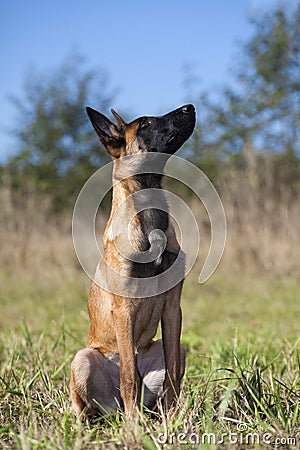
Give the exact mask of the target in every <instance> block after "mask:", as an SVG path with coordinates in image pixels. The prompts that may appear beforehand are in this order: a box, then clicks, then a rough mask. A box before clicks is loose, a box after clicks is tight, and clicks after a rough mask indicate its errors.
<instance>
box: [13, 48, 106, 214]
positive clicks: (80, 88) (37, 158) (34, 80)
mask: <svg viewBox="0 0 300 450" xmlns="http://www.w3.org/2000/svg"><path fill="white" fill-rule="evenodd" d="M84 64H85V60H84V58H82V57H81V56H80V55H71V56H68V57H67V58H66V59H65V60H64V61H63V63H62V64H61V65H60V66H59V67H58V68H56V69H54V70H52V71H50V72H47V73H38V72H37V71H35V70H31V71H30V73H29V75H28V77H27V79H26V81H25V95H24V98H21V99H16V98H14V99H13V101H14V103H15V105H16V108H17V113H18V120H17V127H16V128H17V129H16V132H15V134H16V136H17V138H18V142H19V152H18V154H17V155H16V156H14V157H13V158H11V160H10V161H9V164H8V165H9V167H10V170H11V172H12V173H13V174H14V177H15V178H16V179H17V178H18V177H17V175H18V174H20V172H22V173H23V175H24V173H25V174H26V176H27V177H29V178H30V179H32V180H33V182H34V183H35V184H36V185H37V187H38V189H39V190H40V191H41V192H42V193H46V194H48V195H51V197H53V200H54V205H55V209H56V210H58V209H61V208H63V207H65V206H69V205H70V204H73V202H74V194H75V193H77V192H78V190H79V189H80V188H81V186H82V184H83V183H84V182H85V181H86V179H87V178H88V177H89V176H90V175H91V173H92V172H93V171H94V170H95V169H96V168H98V167H99V166H100V165H101V163H102V162H103V161H105V160H106V158H107V156H106V152H105V151H104V150H103V149H101V147H100V146H99V141H98V140H97V139H96V137H95V133H94V132H93V130H92V129H91V126H90V124H89V121H88V120H87V117H86V114H85V106H87V105H95V107H97V108H99V109H100V110H101V111H103V110H104V111H106V110H107V109H108V107H109V106H110V105H111V103H112V98H113V96H114V92H113V90H112V89H111V88H110V87H109V83H108V78H107V75H106V74H105V73H104V72H103V71H97V72H96V71H94V70H87V69H85V65H84Z"/></svg>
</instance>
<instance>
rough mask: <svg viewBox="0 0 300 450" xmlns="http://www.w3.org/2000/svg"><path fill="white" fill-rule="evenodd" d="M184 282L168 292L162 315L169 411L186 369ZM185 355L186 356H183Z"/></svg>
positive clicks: (165, 388) (166, 408) (166, 400)
mask: <svg viewBox="0 0 300 450" xmlns="http://www.w3.org/2000/svg"><path fill="white" fill-rule="evenodd" d="M181 290H182V283H179V284H178V285H177V286H175V287H174V288H172V289H170V291H168V292H167V293H166V301H165V307H164V311H163V315H162V338H163V347H164V356H165V365H166V375H165V381H164V385H163V390H164V407H165V410H166V411H167V410H168V409H169V408H170V407H171V406H172V405H173V404H174V402H175V400H176V398H177V397H178V395H179V392H180V380H181V377H182V375H183V371H184V365H185V364H184V361H183V362H182V361H181V359H182V357H181V349H180V333H181V322H182V315H181V308H180V295H181ZM183 357H184V356H183Z"/></svg>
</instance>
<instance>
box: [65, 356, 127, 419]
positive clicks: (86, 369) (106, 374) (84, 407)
mask: <svg viewBox="0 0 300 450" xmlns="http://www.w3.org/2000/svg"><path fill="white" fill-rule="evenodd" d="M119 386H120V368H119V362H118V361H113V360H111V359H108V358H105V357H104V356H103V355H102V354H101V353H100V352H99V351H98V350H96V349H92V348H85V349H83V350H80V351H79V352H78V353H77V354H76V355H75V358H74V359H73V361H72V364H71V378H70V392H71V399H72V403H73V407H74V409H75V410H76V412H77V413H78V414H80V413H81V412H82V411H84V413H85V414H86V415H87V416H89V417H91V416H94V415H103V416H105V415H108V414H111V413H114V412H116V410H117V409H120V404H121V397H120V388H119Z"/></svg>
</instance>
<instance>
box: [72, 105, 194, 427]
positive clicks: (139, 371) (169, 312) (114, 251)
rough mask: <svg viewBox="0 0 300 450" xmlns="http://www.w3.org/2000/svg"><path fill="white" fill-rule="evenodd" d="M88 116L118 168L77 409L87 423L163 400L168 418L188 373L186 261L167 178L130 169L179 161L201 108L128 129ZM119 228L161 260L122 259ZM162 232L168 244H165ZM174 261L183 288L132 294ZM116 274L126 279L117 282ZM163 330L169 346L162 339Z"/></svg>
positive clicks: (75, 383) (76, 362) (137, 249)
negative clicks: (139, 162)
mask: <svg viewBox="0 0 300 450" xmlns="http://www.w3.org/2000/svg"><path fill="white" fill-rule="evenodd" d="M86 110H87V114H88V117H89V119H90V121H91V123H92V125H93V128H94V129H95V131H96V133H97V135H98V137H99V138H100V141H101V142H102V144H103V145H104V147H105V148H106V150H107V152H108V153H109V155H110V156H111V157H112V159H113V161H114V163H113V164H114V169H113V196H112V207H111V214H110V218H109V220H108V223H107V226H106V229H105V232H104V235H103V249H104V251H103V258H102V260H101V261H100V263H99V265H98V267H97V270H96V275H95V278H94V280H97V275H98V277H100V278H99V279H102V280H105V281H106V283H107V285H106V287H103V285H101V283H97V282H96V281H93V283H92V286H91V289H90V294H89V300H88V310H89V317H90V330H89V335H88V340H87V347H86V348H84V349H82V350H80V351H78V352H77V354H76V355H75V357H74V359H73V361H72V363H71V376H70V394H71V400H72V404H73V407H74V409H75V411H76V412H77V413H78V414H82V415H83V416H87V417H93V416H106V415H107V414H114V413H115V412H116V411H117V410H120V411H123V412H124V413H125V415H126V417H128V418H130V417H132V416H134V415H135V414H136V412H137V409H138V408H139V407H140V405H141V404H143V405H145V406H146V408H148V409H149V410H155V409H156V408H157V406H158V403H159V402H162V405H163V408H164V411H165V412H167V411H168V410H169V409H170V408H172V407H173V406H175V404H176V400H177V399H178V396H179V393H180V384H181V379H182V377H183V375H184V372H185V350H184V348H183V346H182V345H181V343H180V335H181V323H182V314H181V307H180V297H181V291H182V284H183V278H184V257H183V252H182V251H181V249H180V246H179V243H178V241H177V239H176V235H175V230H174V227H173V225H172V222H171V220H170V217H169V215H168V210H167V204H166V201H165V199H164V194H163V189H161V187H162V185H161V182H162V173H161V170H160V169H159V173H155V169H154V168H153V173H135V171H136V170H135V171H134V170H132V166H134V161H135V158H137V157H138V156H142V157H147V156H149V155H150V156H151V155H152V154H154V153H159V154H166V158H169V157H170V156H171V155H172V154H174V153H175V152H176V151H177V150H178V149H179V148H180V147H181V146H182V145H183V143H184V142H185V141H186V140H187V139H188V138H189V137H190V136H191V134H192V132H193V130H194V127H195V108H194V106H193V105H185V106H182V107H180V108H178V109H176V110H174V111H171V112H169V113H168V114H165V115H163V116H159V117H158V116H155V117H154V116H153V117H146V116H144V117H140V118H138V119H136V120H134V121H132V122H130V123H126V122H125V121H124V120H123V119H122V118H121V117H120V116H119V115H118V114H117V113H116V112H115V111H114V110H112V114H113V115H114V118H115V121H116V123H113V122H111V121H110V120H109V119H108V118H107V117H105V116H104V115H103V114H101V113H99V112H98V111H96V110H94V109H92V108H89V107H88V108H86ZM128 157H130V158H133V159H132V161H133V163H131V162H130V163H129V164H126V160H127V158H128ZM166 158H165V159H164V161H166ZM162 166H163V164H162ZM135 169H136V168H135ZM151 170H152V169H151ZM120 174H122V176H121V175H120ZM152 191H153V192H154V193H153V197H152V198H151V192H152ZM139 193H144V194H143V195H146V194H147V193H149V195H148V196H146V197H145V198H146V200H145V201H144V206H143V207H140V208H139V209H138V208H137V207H136V203H138V202H135V200H134V199H133V197H132V196H133V195H134V194H139ZM154 197H155V201H157V198H160V200H161V204H162V205H164V207H161V208H154V207H153V206H152V207H151V208H149V207H148V208H147V205H150V206H151V199H153V200H154ZM124 201H125V202H126V201H127V203H126V208H123V209H122V214H123V216H124V217H121V218H120V217H119V218H118V224H117V226H115V227H113V222H114V219H116V216H117V213H118V209H120V208H121V204H122V202H124ZM155 204H156V203H155ZM119 215H120V214H119ZM127 216H130V218H131V219H132V220H131V219H130V222H128V220H127ZM127 223H129V224H128V225H127ZM122 226H123V228H125V227H126V228H127V230H126V233H128V235H127V238H126V239H127V244H128V240H129V241H130V245H131V247H132V249H133V254H136V255H139V254H141V255H143V254H147V252H149V251H150V250H151V251H152V250H153V249H154V250H155V251H156V252H157V251H158V253H157V254H156V255H157V257H155V259H153V258H152V259H151V258H150V260H147V261H146V262H143V261H142V262H140V261H139V260H138V259H135V258H131V257H129V256H128V255H124V254H123V253H122V252H121V251H120V245H122V242H121V243H120V241H122V233H123V230H122ZM161 234H163V235H164V237H165V241H164V243H163V244H162V241H163V239H162V238H161ZM126 239H125V240H126ZM119 244H120V245H119ZM157 249H158V250H157ZM154 250H153V251H154ZM151 251H150V253H151ZM154 253H155V252H154ZM175 261H177V263H178V264H177V266H178V267H179V272H180V273H178V275H180V276H179V277H178V279H179V282H178V283H177V284H175V285H174V286H172V287H171V288H168V287H167V288H166V289H165V290H164V286H162V287H160V290H159V292H156V291H155V290H154V291H153V294H152V293H151V292H148V293H147V294H146V296H145V297H143V296H141V295H136V294H135V292H136V291H135V290H134V289H132V285H131V283H130V280H131V279H134V280H137V281H141V282H144V281H145V280H146V283H147V280H148V279H150V278H151V277H155V276H157V275H159V274H163V273H164V272H165V271H166V270H168V269H169V268H172V265H173V264H174V263H175ZM108 268H109V269H108ZM108 270H110V271H111V272H109V271H108ZM110 273H116V274H117V275H118V274H119V275H120V276H117V277H116V279H112V278H111V277H110V275H109V274H110ZM123 280H125V281H123ZM128 280H129V281H128ZM109 283H110V284H109ZM109 286H110V287H109ZM110 288H111V289H110ZM160 322H161V330H162V339H160V340H156V341H155V340H154V337H155V335H156V332H157V329H158V326H159V323H160Z"/></svg>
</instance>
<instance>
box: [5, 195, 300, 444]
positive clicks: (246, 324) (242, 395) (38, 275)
mask: <svg viewBox="0 0 300 450" xmlns="http://www.w3.org/2000/svg"><path fill="white" fill-rule="evenodd" d="M3 195H4V197H3V198H2V200H3V199H4V200H5V198H6V197H5V195H6V194H5V193H4V194H3ZM30 201H31V202H33V203H32V204H29V205H25V206H24V205H23V207H24V208H25V207H26V208H25V211H20V214H19V215H17V216H16V215H14V220H11V219H12V216H11V212H10V209H9V207H8V206H6V209H5V208H4V214H3V217H2V223H1V226H2V227H3V231H4V232H3V233H2V235H1V238H0V240H1V242H0V243H1V249H2V252H1V265H2V270H1V274H0V285H1V291H0V296H1V297H0V304H1V315H0V333H1V341H0V342H1V343H0V358H1V359H0V362H1V369H0V370H1V371H0V389H1V391H0V401H1V406H0V443H1V446H2V448H13V449H22V450H23V449H26V450H27V449H95V448H97V449H98V448H111V449H113V448H125V449H126V448H127V449H155V448H157V449H159V448H162V447H163V448H179V447H181V446H184V447H185V448H191V447H193V448H195V447H198V448H208V447H209V448H234V449H239V448H249V449H250V448H270V449H271V448H300V408H299V403H300V402H299V400H300V383H299V369H300V345H299V344H300V334H299V317H300V301H299V300H300V298H299V292H300V279H299V258H298V256H299V248H298V236H299V224H298V222H297V221H296V220H293V221H291V220H290V221H289V220H286V222H285V223H288V224H289V226H286V225H285V228H284V229H283V228H280V227H278V226H277V225H276V223H277V222H276V223H275V224H274V223H272V224H271V223H270V222H268V221H267V216H264V215H263V214H262V215H261V217H260V227H259V228H257V233H255V234H254V233H253V228H254V226H255V225H254V224H253V222H251V220H252V219H253V217H254V216H255V215H256V214H258V211H256V210H255V209H253V208H252V210H251V213H249V216H247V208H245V210H244V212H243V214H244V216H243V217H244V218H243V221H242V222H241V221H239V225H235V220H234V219H235V217H234V214H233V213H230V208H227V210H228V211H229V217H228V219H229V229H228V231H229V233H228V241H227V248H226V252H225V255H224V258H223V260H222V262H221V265H220V267H219V269H218V270H217V272H216V273H215V274H214V275H213V277H212V278H211V279H210V280H209V281H208V282H207V283H206V284H204V285H199V284H198V283H197V276H198V273H199V271H198V269H197V267H196V268H195V270H193V271H192V272H191V274H190V275H189V276H188V279H187V280H186V283H185V287H184V292H183V296H182V307H183V333H182V342H183V344H184V346H185V347H186V349H187V370H186V374H185V377H184V380H183V386H182V392H181V395H180V398H179V401H178V406H177V409H176V410H175V411H173V412H172V414H169V415H168V417H164V415H163V414H162V413H161V412H159V413H157V415H155V416H153V415H152V416H150V415H149V413H148V412H147V411H141V413H140V417H139V418H138V419H136V420H135V421H131V422H127V421H126V420H125V419H124V417H122V415H118V416H117V417H114V418H111V419H107V420H106V421H104V422H103V421H100V422H95V423H93V424H89V423H82V422H81V421H80V420H78V419H76V418H75V416H74V415H73V413H72V410H71V407H70V401H69V394H68V380H69V369H70V362H71V359H72V358H73V356H74V353H75V352H76V351H77V350H78V349H79V348H82V347H84V346H85V341H86V336H87V332H88V326H89V322H88V315H87V307H86V305H87V296H88V290H89V285H90V280H89V279H88V278H87V277H86V275H85V274H84V273H83V271H82V269H81V268H80V266H79V265H78V263H77V262H76V259H75V255H74V251H73V249H72V243H71V236H70V223H69V222H68V221H67V222H65V221H64V222H62V223H59V222H58V221H57V222H55V221H54V222H51V223H50V221H48V220H47V218H46V216H47V214H46V208H47V205H41V204H39V209H37V208H36V205H35V203H34V199H33V198H31V200H30ZM3 204H4V205H5V202H4V203H3ZM295 208H297V209H295ZM41 210H42V211H43V214H40V212H41ZM298 212H299V205H298V204H296V206H295V205H294V206H293V205H292V206H291V205H289V208H288V209H286V208H285V209H282V210H280V211H279V212H278V214H277V216H276V217H277V219H278V222H280V223H281V222H282V221H281V220H280V218H281V217H287V215H288V218H291V217H294V219H295V218H296V217H299V215H298ZM5 214H6V215H5ZM250 216H251V217H252V219H251V217H250ZM239 217H242V216H241V208H240V216H239ZM26 218H27V219H26ZM28 224H29V225H28ZM245 224H246V225H247V226H246V225H245ZM241 229H243V231H244V234H243V237H242V238H241V239H239V236H240V235H239V233H240V230H241ZM251 229H252V232H251V231H249V230H251ZM247 233H248V234H247ZM286 236H288V238H286ZM242 248H247V252H244V253H243V254H242V252H241V249H242ZM297 274H298V275H297Z"/></svg>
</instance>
